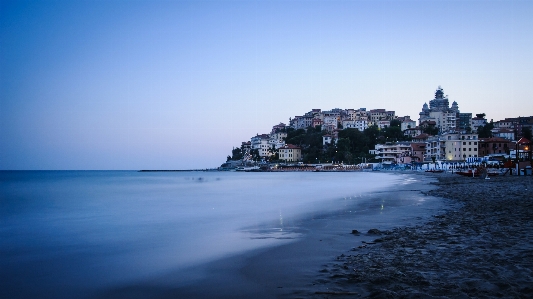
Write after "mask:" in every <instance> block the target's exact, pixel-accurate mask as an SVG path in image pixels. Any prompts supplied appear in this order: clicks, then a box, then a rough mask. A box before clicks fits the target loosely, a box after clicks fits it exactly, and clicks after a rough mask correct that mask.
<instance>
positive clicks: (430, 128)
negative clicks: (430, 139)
mask: <svg viewBox="0 0 533 299" xmlns="http://www.w3.org/2000/svg"><path fill="white" fill-rule="evenodd" d="M422 133H426V134H428V135H439V128H438V127H437V126H427V127H425V128H423V129H422Z"/></svg>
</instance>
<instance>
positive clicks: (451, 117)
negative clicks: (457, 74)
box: [371, 86, 533, 164]
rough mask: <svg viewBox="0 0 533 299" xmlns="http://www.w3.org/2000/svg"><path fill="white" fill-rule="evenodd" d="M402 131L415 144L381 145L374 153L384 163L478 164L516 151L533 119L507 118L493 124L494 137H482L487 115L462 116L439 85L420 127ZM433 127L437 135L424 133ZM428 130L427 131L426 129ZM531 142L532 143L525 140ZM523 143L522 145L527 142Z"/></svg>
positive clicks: (425, 110)
mask: <svg viewBox="0 0 533 299" xmlns="http://www.w3.org/2000/svg"><path fill="white" fill-rule="evenodd" d="M403 124H404V122H402V131H403V132H404V134H405V135H408V136H411V137H412V141H411V142H398V143H387V144H377V145H376V147H375V149H374V150H371V153H372V154H375V155H376V159H378V160H379V161H380V162H381V163H383V164H410V163H413V162H431V161H447V162H461V161H476V160H478V159H479V158H481V157H489V158H490V157H498V156H500V157H505V156H509V155H510V154H511V153H512V152H513V151H515V149H516V148H517V147H516V143H517V139H519V138H520V137H522V136H521V132H522V128H524V127H529V128H530V129H531V128H533V116H529V117H517V118H506V119H504V120H501V121H497V122H492V121H491V124H492V125H493V128H492V130H491V133H492V136H493V137H490V138H479V137H478V134H477V131H478V128H479V127H481V126H485V125H487V120H486V119H485V114H476V117H472V114H471V113H461V112H460V111H459V106H458V104H457V102H455V101H454V102H453V103H452V105H451V107H450V104H449V101H448V96H445V95H444V92H443V90H442V88H441V87H440V86H439V87H438V88H437V90H436V92H435V98H434V99H432V100H431V101H430V102H429V106H428V105H427V103H424V105H423V107H422V111H421V112H420V113H419V119H418V126H410V127H409V128H408V129H405V130H404V127H403ZM427 127H432V128H434V129H435V130H433V131H435V132H437V133H436V134H434V135H429V134H425V133H422V132H423V131H424V129H425V128H427ZM426 131H427V130H426ZM522 140H523V142H526V141H527V143H529V140H524V139H522ZM523 142H522V143H523Z"/></svg>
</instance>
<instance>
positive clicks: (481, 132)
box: [477, 121, 494, 138]
mask: <svg viewBox="0 0 533 299" xmlns="http://www.w3.org/2000/svg"><path fill="white" fill-rule="evenodd" d="M492 129H494V123H493V122H492V121H491V122H490V123H488V124H485V125H484V126H480V127H478V128H477V134H478V136H479V138H490V137H492V131H491V130H492Z"/></svg>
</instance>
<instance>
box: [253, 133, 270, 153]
mask: <svg viewBox="0 0 533 299" xmlns="http://www.w3.org/2000/svg"><path fill="white" fill-rule="evenodd" d="M269 140H270V135H268V134H261V135H259V134H257V135H256V136H254V137H252V138H251V140H250V143H251V145H252V150H255V149H256V150H257V151H258V152H259V157H261V158H264V157H269V156H271V155H272V153H271V151H269V149H270V148H271V145H270V144H269V142H268V141H269Z"/></svg>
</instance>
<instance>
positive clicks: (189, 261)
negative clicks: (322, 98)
mask: <svg viewBox="0 0 533 299" xmlns="http://www.w3.org/2000/svg"><path fill="white" fill-rule="evenodd" d="M406 177H408V176H398V175H391V174H385V173H368V172H366V173H360V172H348V173H316V172H314V173H298V172H289V173H239V172H135V171H14V172H11V171H2V172H0V223H1V226H0V297H1V298H93V297H98V293H99V292H101V291H102V290H106V289H112V288H117V287H120V286H121V285H131V284H132V283H133V284H134V283H135V281H146V280H150V279H157V277H159V276H163V275H165V274H167V273H181V274H182V277H183V279H182V280H183V283H187V280H193V279H195V277H194V276H193V275H188V269H191V267H194V266H195V265H198V264H202V263H207V262H209V261H213V260H216V259H220V258H224V257H225V256H230V255H234V254H239V253H242V252H244V251H248V250H253V249H258V248H263V247H266V246H275V245H279V244H283V243H284V242H292V241H294V240H297V239H298V238H299V236H300V235H301V234H302V233H303V230H302V228H301V227H299V223H300V220H302V219H312V218H313V217H321V215H325V214H328V213H336V212H344V213H347V212H352V211H351V210H352V209H354V207H355V206H357V203H358V202H360V201H362V200H368V198H367V197H366V196H365V194H369V193H372V192H379V191H380V190H383V189H385V188H389V187H391V186H393V185H395V184H406V183H409V182H406V181H405V180H406Z"/></svg>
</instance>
